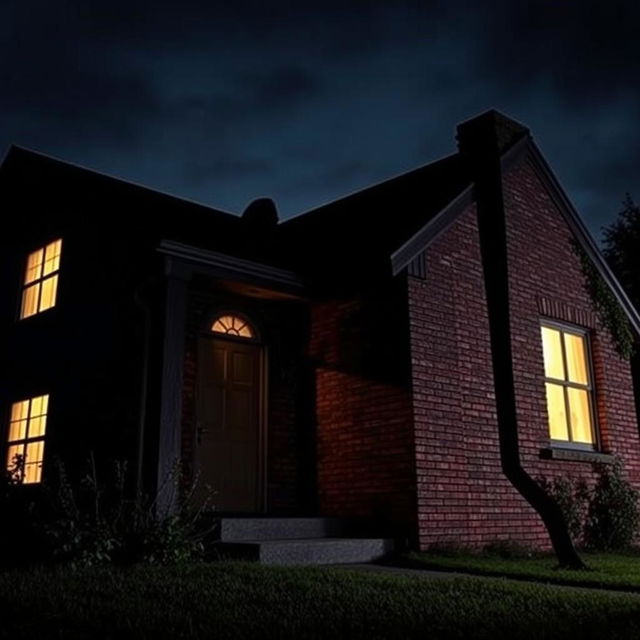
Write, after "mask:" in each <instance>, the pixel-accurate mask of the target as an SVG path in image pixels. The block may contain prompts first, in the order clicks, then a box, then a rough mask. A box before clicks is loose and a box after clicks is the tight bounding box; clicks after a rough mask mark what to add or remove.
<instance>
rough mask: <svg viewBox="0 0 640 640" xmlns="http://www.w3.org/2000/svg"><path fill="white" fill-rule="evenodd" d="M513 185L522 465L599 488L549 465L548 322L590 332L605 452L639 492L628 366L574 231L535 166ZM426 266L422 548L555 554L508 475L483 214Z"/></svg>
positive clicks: (420, 387) (420, 306) (420, 361)
mask: <svg viewBox="0 0 640 640" xmlns="http://www.w3.org/2000/svg"><path fill="white" fill-rule="evenodd" d="M503 185H504V192H505V209H506V212H507V233H508V243H509V246H508V249H509V269H510V278H511V281H510V286H511V308H512V317H511V326H512V342H513V357H514V377H515V390H516V404H517V412H518V421H519V434H520V446H521V459H522V463H523V466H524V467H525V469H526V470H527V471H528V472H529V473H530V474H531V475H532V476H533V477H534V478H537V477H540V476H541V475H544V476H547V477H552V476H554V475H557V474H563V473H571V474H573V475H576V476H581V477H584V478H585V479H587V480H588V481H590V482H592V481H593V472H592V467H591V464H589V463H585V462H568V461H558V460H542V459H541V458H540V450H541V448H543V447H545V446H548V427H547V415H546V401H545V395H544V365H543V359H542V345H541V342H540V319H541V318H542V317H547V318H554V319H557V320H561V321H564V322H568V323H572V324H577V325H580V326H584V327H587V328H589V329H590V335H591V341H592V349H593V362H594V369H595V372H594V374H595V383H596V387H597V395H596V403H597V406H598V420H599V425H600V431H601V434H602V444H603V447H604V448H605V450H609V451H612V452H615V453H618V454H619V455H620V456H621V457H622V458H623V462H624V463H625V466H626V469H627V472H628V475H629V477H630V479H631V480H632V482H633V483H634V484H636V486H640V442H639V439H638V428H637V425H636V419H635V409H634V404H633V392H632V382H631V377H630V371H629V365H628V363H627V362H625V361H622V360H621V359H620V358H619V357H618V355H617V354H616V353H615V350H614V347H613V345H612V342H611V339H610V336H609V334H608V332H607V331H606V330H605V329H603V328H602V327H601V326H600V325H599V324H598V322H597V318H596V317H595V316H594V313H593V309H592V304H591V301H590V298H589V296H588V295H587V294H586V293H585V291H584V288H583V276H582V272H581V270H580V263H579V260H578V258H577V257H576V256H575V255H574V254H573V253H572V251H571V248H570V247H571V245H570V240H571V234H570V232H569V229H568V228H567V226H566V224H565V223H564V221H563V219H562V217H561V215H560V213H559V212H558V211H557V210H556V208H555V206H554V204H553V202H552V201H551V199H550V198H549V196H548V194H547V193H546V192H545V190H544V188H543V187H542V185H541V183H540V182H539V181H538V178H537V177H536V175H535V173H534V171H533V168H532V167H531V166H530V165H529V164H528V162H527V161H524V160H523V161H522V162H520V163H518V164H516V165H515V166H514V167H512V168H511V169H510V171H508V173H507V174H506V175H505V177H504V180H503ZM425 259H426V263H427V264H426V267H427V279H426V280H419V279H416V278H411V277H409V280H408V296H409V317H410V322H411V328H412V331H411V338H410V341H411V348H412V358H411V362H412V379H413V406H414V409H413V411H414V429H415V446H416V464H417V467H416V472H417V489H418V491H417V498H418V519H419V539H420V546H421V547H422V548H425V547H427V546H428V545H430V544H433V543H441V542H452V541H456V542H464V543H466V544H470V545H476V546H481V545H484V544H486V543H489V542H493V541H496V540H499V539H514V540H517V541H519V542H522V543H525V544H530V545H534V546H539V547H548V546H549V540H548V536H547V534H546V531H545V529H544V527H543V525H542V523H541V521H540V519H539V518H538V516H537V514H536V513H535V512H534V511H533V510H532V509H531V508H530V507H529V505H528V504H527V503H526V502H525V501H524V500H523V499H522V498H521V497H520V496H519V495H518V494H517V492H516V491H515V489H514V488H513V487H512V486H511V485H510V483H509V482H508V481H507V480H506V478H505V477H504V476H503V474H502V470H501V466H500V455H499V444H498V430H497V424H496V416H495V394H494V390H493V381H492V369H491V352H490V343H489V327H488V319H487V310H486V300H485V296H484V283H483V277H482V265H481V261H480V249H479V241H478V232H477V224H476V212H475V207H474V206H471V207H469V209H468V210H467V211H466V212H465V213H464V214H463V215H462V216H460V218H459V219H458V220H457V221H456V222H455V223H454V225H452V227H451V228H450V229H448V230H447V231H446V232H445V233H444V234H443V235H442V236H440V237H439V238H437V239H436V240H435V242H434V243H433V244H432V245H431V246H430V247H429V249H428V250H427V252H426V256H425Z"/></svg>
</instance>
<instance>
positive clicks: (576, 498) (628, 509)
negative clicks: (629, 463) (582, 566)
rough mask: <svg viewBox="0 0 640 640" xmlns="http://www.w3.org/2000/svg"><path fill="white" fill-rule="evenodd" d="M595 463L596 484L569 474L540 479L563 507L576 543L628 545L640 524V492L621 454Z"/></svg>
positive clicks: (608, 546)
mask: <svg viewBox="0 0 640 640" xmlns="http://www.w3.org/2000/svg"><path fill="white" fill-rule="evenodd" d="M593 467H594V471H595V474H596V477H597V480H596V483H595V485H594V486H593V487H592V488H589V486H588V485H587V483H586V481H585V480H584V479H582V478H574V477H571V476H568V475H562V476H556V477H554V478H553V479H552V480H549V479H547V478H544V477H541V478H539V479H538V483H539V484H540V486H541V487H542V488H543V489H544V490H545V491H546V492H547V494H548V495H550V496H551V497H552V498H553V499H554V500H555V502H556V503H557V505H558V506H559V507H560V510H561V511H562V515H563V516H564V519H565V522H566V524H567V528H568V529H569V533H570V534H571V537H572V539H573V541H574V543H575V544H579V545H581V546H583V547H584V548H587V549H592V550H597V551H613V550H620V549H625V548H628V547H629V546H630V545H631V543H632V542H633V541H634V538H635V535H636V533H637V531H638V526H639V525H640V510H639V508H638V498H639V494H638V492H637V491H636V490H635V489H634V488H633V487H632V486H631V485H630V484H629V482H628V481H627V480H626V479H625V477H624V470H623V466H622V462H621V461H620V459H619V458H615V459H614V462H613V464H602V463H595V464H594V465H593Z"/></svg>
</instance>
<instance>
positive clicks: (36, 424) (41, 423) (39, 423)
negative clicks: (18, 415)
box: [29, 416, 47, 438]
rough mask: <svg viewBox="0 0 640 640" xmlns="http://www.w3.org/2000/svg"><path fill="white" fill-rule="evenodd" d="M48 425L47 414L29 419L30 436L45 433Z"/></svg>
mask: <svg viewBox="0 0 640 640" xmlns="http://www.w3.org/2000/svg"><path fill="white" fill-rule="evenodd" d="M46 426H47V416H39V417H37V418H31V420H29V438H38V437H41V436H43V435H44V432H45V430H46Z"/></svg>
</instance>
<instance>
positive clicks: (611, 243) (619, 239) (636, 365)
mask: <svg viewBox="0 0 640 640" xmlns="http://www.w3.org/2000/svg"><path fill="white" fill-rule="evenodd" d="M622 206H623V209H622V211H620V213H619V214H618V217H617V219H616V220H615V221H614V222H613V223H611V224H610V225H608V226H606V227H604V229H603V233H604V256H605V258H606V259H607V262H608V263H609V265H610V266H611V268H612V269H613V272H614V273H615V274H616V276H617V278H618V280H620V283H621V284H622V286H623V288H624V290H625V291H626V292H627V295H628V296H629V298H630V300H631V302H632V303H633V304H634V305H635V306H636V308H637V309H640V206H638V205H637V204H636V203H635V202H634V201H633V198H632V197H631V195H630V194H628V193H627V195H626V197H625V199H624V200H623V201H622ZM631 368H632V371H633V378H634V382H635V396H636V410H637V412H638V422H639V423H640V347H639V346H638V343H637V342H636V348H635V354H634V355H633V356H632V359H631Z"/></svg>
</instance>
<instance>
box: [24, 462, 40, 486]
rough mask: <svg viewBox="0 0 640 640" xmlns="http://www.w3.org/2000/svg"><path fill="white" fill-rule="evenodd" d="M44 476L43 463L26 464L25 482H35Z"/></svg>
mask: <svg viewBox="0 0 640 640" xmlns="http://www.w3.org/2000/svg"><path fill="white" fill-rule="evenodd" d="M41 478H42V463H37V464H26V465H25V466H24V480H23V482H24V484H35V483H37V482H40V480H41Z"/></svg>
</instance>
